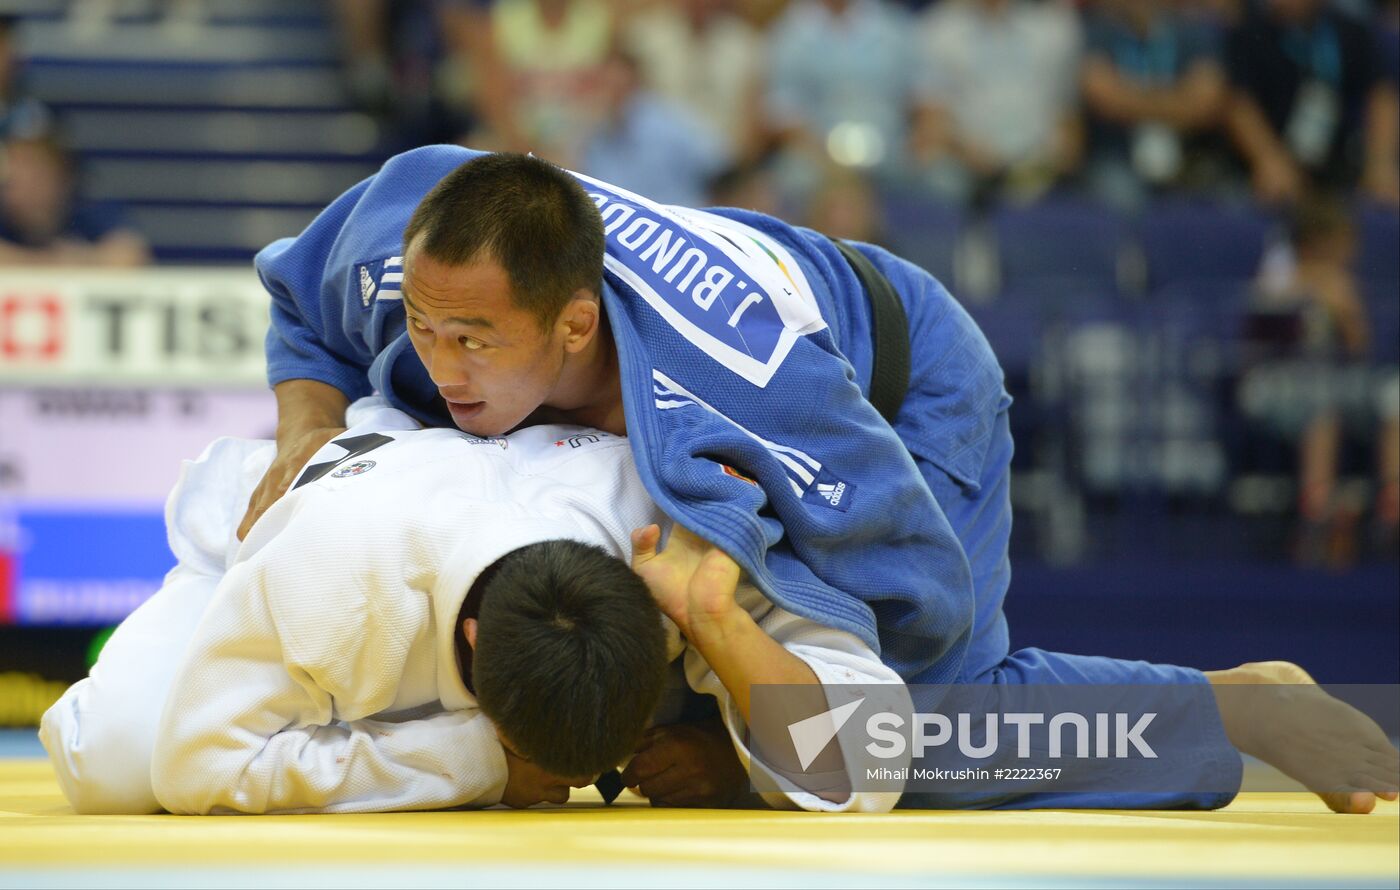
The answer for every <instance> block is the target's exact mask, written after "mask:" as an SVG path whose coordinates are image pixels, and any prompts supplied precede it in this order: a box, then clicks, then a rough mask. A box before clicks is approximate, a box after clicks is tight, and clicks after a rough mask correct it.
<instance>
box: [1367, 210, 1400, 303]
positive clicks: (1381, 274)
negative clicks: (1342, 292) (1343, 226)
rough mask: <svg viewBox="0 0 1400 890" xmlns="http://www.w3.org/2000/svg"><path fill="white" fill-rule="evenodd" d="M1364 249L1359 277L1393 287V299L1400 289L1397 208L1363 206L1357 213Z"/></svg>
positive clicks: (1399, 238) (1399, 241) (1399, 237)
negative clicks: (1386, 283)
mask: <svg viewBox="0 0 1400 890" xmlns="http://www.w3.org/2000/svg"><path fill="white" fill-rule="evenodd" d="M1356 223H1357V234H1358V236H1359V240H1360V244H1359V245H1358V246H1359V247H1360V250H1359V252H1358V255H1357V258H1356V274H1357V275H1359V276H1360V277H1361V278H1362V279H1365V280H1367V281H1377V282H1380V281H1385V282H1389V283H1390V285H1391V288H1392V289H1391V295H1392V299H1395V298H1396V294H1397V290H1400V251H1397V250H1396V245H1397V244H1400V213H1397V212H1396V211H1395V208H1393V207H1381V206H1378V205H1376V204H1362V205H1361V206H1360V207H1358V208H1357V211H1356Z"/></svg>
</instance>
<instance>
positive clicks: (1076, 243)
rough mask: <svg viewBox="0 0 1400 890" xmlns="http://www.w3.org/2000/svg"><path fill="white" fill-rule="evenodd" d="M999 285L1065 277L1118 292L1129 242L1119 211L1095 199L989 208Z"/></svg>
mask: <svg viewBox="0 0 1400 890" xmlns="http://www.w3.org/2000/svg"><path fill="white" fill-rule="evenodd" d="M991 222H992V232H993V236H994V238H995V240H996V250H997V257H998V262H999V266H1000V272H1001V284H1002V289H1003V290H1005V291H1016V290H1020V289H1022V288H1024V287H1025V285H1026V283H1027V282H1028V281H1033V280H1040V281H1042V282H1043V281H1046V280H1053V279H1067V280H1073V281H1077V282H1087V283H1092V284H1093V286H1094V288H1095V289H1096V290H1097V291H1100V292H1102V293H1107V294H1117V293H1118V292H1119V263H1120V259H1121V257H1122V256H1123V251H1124V248H1125V247H1126V246H1127V243H1128V227H1127V225H1126V223H1125V222H1124V221H1123V219H1122V217H1120V216H1119V215H1118V214H1116V213H1114V212H1113V211H1111V210H1108V209H1106V208H1104V207H1100V206H1098V205H1095V204H1091V203H1087V202H1083V201H1075V200H1066V199H1050V200H1046V201H1043V202H1041V203H1039V204H1033V205H1030V206H1025V207H1017V206H1005V207H1001V208H998V209H997V210H996V211H995V212H994V213H993V214H992V220H991Z"/></svg>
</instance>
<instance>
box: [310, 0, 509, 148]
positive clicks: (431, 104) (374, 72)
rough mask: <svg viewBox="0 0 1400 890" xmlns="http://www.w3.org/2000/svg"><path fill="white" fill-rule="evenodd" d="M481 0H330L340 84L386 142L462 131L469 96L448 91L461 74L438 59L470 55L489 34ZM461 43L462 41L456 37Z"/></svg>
mask: <svg viewBox="0 0 1400 890" xmlns="http://www.w3.org/2000/svg"><path fill="white" fill-rule="evenodd" d="M483 6H484V0H394V2H390V0H334V2H333V3H332V4H331V9H332V12H333V14H334V18H335V22H336V29H337V31H338V32H339V37H340V44H341V54H342V57H343V63H342V64H343V68H342V70H343V76H344V82H345V89H346V92H347V94H348V96H349V99H350V101H351V102H352V103H353V104H354V105H355V106H356V107H357V108H359V109H360V110H361V111H363V112H365V113H367V114H370V115H372V116H374V117H375V118H376V119H377V120H378V121H379V122H380V123H381V124H382V125H384V127H385V128H386V129H385V135H386V136H387V141H388V147H389V148H390V149H391V150H402V149H406V148H412V147H414V146H417V145H420V144H423V143H424V142H444V141H452V140H454V139H458V138H461V135H462V134H463V133H465V132H467V131H468V130H469V129H470V127H471V125H472V121H473V120H474V111H475V109H474V105H473V103H472V99H473V98H474V96H473V95H472V94H471V93H470V92H469V91H467V90H465V89H464V90H460V91H455V92H454V91H453V90H452V89H450V87H452V86H453V85H460V84H461V83H462V78H458V77H444V76H441V69H442V66H443V65H447V64H456V63H458V62H460V63H461V64H463V65H465V63H466V61H467V60H468V59H472V60H475V56H476V54H477V53H476V50H477V46H478V44H480V43H482V42H483V39H484V40H485V41H486V42H489V35H490V29H489V28H487V27H485V25H484V23H485V21H486V18H487V14H486V11H485V10H484V8H483ZM463 43H465V44H466V46H465V47H464V46H463V45H462V44H463Z"/></svg>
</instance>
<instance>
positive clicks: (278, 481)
mask: <svg viewBox="0 0 1400 890" xmlns="http://www.w3.org/2000/svg"><path fill="white" fill-rule="evenodd" d="M343 432H345V427H343V426H341V427H334V426H328V427H317V428H315V429H309V430H305V431H303V432H300V433H296V434H293V435H290V436H287V437H286V439H285V440H283V439H282V438H281V437H279V438H278V440H277V457H275V458H274V459H273V461H272V466H270V467H268V468H267V472H266V473H264V474H263V477H262V481H261V482H259V483H258V487H257V488H255V489H253V496H252V497H251V498H249V500H248V512H247V513H244V514H243V521H242V522H240V523H239V524H238V540H240V541H241V540H243V539H244V538H245V537H247V535H248V531H249V529H251V528H252V527H253V524H254V523H256V522H257V521H258V517H260V516H262V515H263V514H264V513H266V512H267V508H268V507H271V506H272V505H273V504H274V503H276V502H277V499H278V498H280V497H281V496H282V495H284V494H286V493H287V489H288V488H291V487H292V483H293V482H295V481H296V477H297V473H299V472H300V471H301V468H302V467H304V466H306V462H307V461H309V460H310V459H311V455H313V454H315V453H316V452H318V451H320V450H321V446H322V445H325V444H326V443H327V442H329V441H330V440H331V439H334V438H335V437H336V436H338V435H340V434H341V433H343Z"/></svg>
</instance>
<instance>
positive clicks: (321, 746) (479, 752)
mask: <svg viewBox="0 0 1400 890" xmlns="http://www.w3.org/2000/svg"><path fill="white" fill-rule="evenodd" d="M378 414H379V416H377V417H375V418H374V419H373V422H372V425H371V426H362V427H357V428H352V429H351V430H350V431H348V432H347V433H345V434H343V435H342V436H341V437H339V438H338V439H337V442H345V441H346V439H349V438H354V439H357V443H356V444H357V447H355V448H352V449H350V450H351V451H354V452H356V453H354V454H349V453H347V450H346V448H344V447H342V446H341V445H339V444H336V443H334V442H333V443H330V444H328V445H327V446H326V447H325V448H324V449H322V451H321V452H320V453H318V454H317V456H316V457H315V458H313V459H312V461H311V463H310V465H309V469H308V470H307V471H305V472H304V473H303V479H305V478H306V477H308V476H310V475H313V471H314V470H315V468H316V467H317V465H322V464H325V465H328V466H325V467H323V468H322V474H321V475H320V476H319V478H316V479H314V480H311V481H304V482H300V481H299V486H298V487H296V488H295V489H294V490H292V491H291V492H289V493H288V494H287V495H285V496H284V497H283V498H282V499H281V500H280V501H278V502H277V503H276V504H275V505H274V506H273V507H272V508H271V509H269V510H268V512H267V513H266V514H265V515H264V516H263V517H262V518H261V519H260V520H259V522H258V524H257V525H256V526H255V527H254V528H253V530H252V531H251V532H250V533H249V535H248V537H247V539H246V541H244V542H243V544H242V545H241V546H240V547H237V549H236V551H235V552H234V554H233V557H232V562H231V564H230V565H229V566H228V570H227V574H226V575H225V577H224V580H223V581H222V582H221V584H220V587H219V590H218V592H217V593H216V594H215V596H214V599H213V601H212V602H211V604H210V606H209V608H208V611H207V612H206V613H205V615H204V617H203V619H202V620H201V622H200V624H199V627H198V629H197V631H196V632H195V637H194V640H193V642H192V644H191V646H190V649H189V651H188V653H187V655H186V659H185V661H184V663H183V665H182V667H181V668H180V669H179V671H178V672H177V675H176V679H175V682H174V685H173V688H172V689H171V691H170V695H169V698H168V700H167V702H166V706H165V709H164V711H163V716H162V719H161V723H160V730H159V732H158V734H157V741H156V746H155V752H154V757H153V762H152V773H151V775H152V783H153V787H154V791H155V795H156V797H157V799H158V800H159V801H160V803H161V805H162V806H164V807H165V808H166V809H168V810H170V811H171V812H175V813H228V812H240V813H278V812H283V813H286V812H373V811H384V810H410V809H436V808H442V807H454V806H476V807H480V806H490V805H492V804H495V803H498V802H499V800H500V797H501V794H502V793H503V791H504V788H505V782H506V778H507V772H506V761H505V756H504V753H503V751H502V749H501V745H500V742H499V740H498V739H497V736H496V731H495V728H494V726H493V725H492V724H491V722H490V721H489V720H488V719H487V718H486V716H485V715H484V714H482V713H481V711H480V710H479V709H478V707H477V704H476V700H475V698H474V697H473V696H472V694H471V693H470V692H468V691H467V689H466V687H465V685H464V684H463V682H462V678H461V675H460V673H459V672H458V669H457V662H456V653H455V649H454V644H453V634H454V630H455V625H456V622H457V616H458V613H459V611H460V609H461V605H462V601H463V599H464V597H465V596H466V593H467V591H468V589H469V588H470V587H471V585H472V582H473V581H474V580H475V578H476V576H477V574H478V573H479V572H480V571H481V570H482V569H484V568H485V567H487V566H488V565H490V564H491V563H493V562H495V561H496V560H497V559H498V558H500V557H501V556H503V555H504V554H506V553H508V552H510V551H511V550H514V549H516V548H518V547H521V546H524V545H525V544H528V543H532V542H535V541H541V540H547V539H552V538H570V539H573V540H579V541H583V542H586V543H591V544H596V545H597V546H600V547H602V548H603V549H605V550H607V551H608V552H609V553H611V554H612V555H614V556H616V557H618V558H620V559H624V560H628V559H630V555H631V548H630V531H631V530H632V529H634V528H637V527H639V526H643V525H646V524H648V523H650V522H663V523H664V521H665V519H664V517H663V516H662V515H661V514H660V513H659V511H658V510H657V509H656V507H655V505H654V504H653V503H652V502H651V500H650V498H649V497H647V495H646V492H645V491H644V489H643V487H642V484H641V481H640V479H638V478H637V475H636V472H635V469H634V468H633V464H632V459H631V455H630V451H629V447H628V444H627V441H626V439H623V438H619V437H616V436H610V435H608V434H606V433H602V432H597V431H592V430H583V429H580V428H577V427H556V426H545V427H533V428H529V429H526V430H522V431H520V432H517V433H514V434H512V435H511V436H510V437H508V438H498V439H485V440H483V439H477V438H475V437H472V436H469V435H467V434H465V433H461V432H458V431H455V430H445V429H433V430H411V431H394V430H391V429H386V427H385V423H384V416H383V415H384V414H385V412H378ZM404 421H405V422H404V423H403V424H402V425H403V426H411V425H412V423H411V421H407V418H404ZM363 436H369V437H378V438H368V439H365V438H360V437H363ZM381 440H382V441H381ZM370 445H373V446H375V447H372V448H369V449H368V450H365V449H366V446H370ZM186 512H189V511H186ZM179 513H180V506H179V505H178V504H172V508H171V516H170V518H171V520H172V528H173V527H176V525H177V524H178V520H180V519H181V517H180V516H179V515H178V514H179ZM193 521H194V522H196V523H197V520H193ZM186 524H188V523H186ZM172 543H173V544H175V543H176V542H174V541H172ZM176 551H177V555H181V556H182V559H183V558H184V555H183V554H181V553H180V547H179V546H178V544H177V546H176ZM740 598H741V602H742V603H743V604H744V605H745V606H746V607H748V608H749V610H750V612H751V614H753V615H754V617H755V618H756V619H757V620H758V622H759V624H760V625H761V626H762V627H763V628H764V629H765V630H766V631H767V632H768V633H769V634H770V635H771V636H772V637H773V638H774V639H776V640H778V641H779V642H780V643H782V644H783V645H785V646H786V647H787V648H788V649H789V650H790V651H792V652H794V653H795V654H797V655H798V656H799V657H801V658H803V659H804V660H805V661H806V662H807V663H808V664H810V665H811V666H812V668H813V670H814V671H815V672H816V673H817V676H818V677H819V678H821V679H822V680H823V682H830V683H842V682H845V683H854V682H879V683H898V682H899V679H898V677H897V676H896V675H895V674H894V672H893V671H890V670H889V669H888V668H886V667H885V666H884V665H882V664H881V663H880V661H879V659H878V658H877V657H876V656H875V655H874V654H873V653H872V652H871V651H870V650H869V649H868V648H867V647H866V646H865V645H864V644H863V643H861V642H860V641H859V640H858V639H857V638H856V637H854V636H853V635H851V634H848V633H844V632H840V631H835V630H831V629H828V628H823V627H819V626H816V625H813V624H812V623H811V622H808V621H806V620H804V619H800V618H798V617H796V616H794V615H791V614H790V613H787V612H784V611H782V610H780V609H777V608H775V607H774V606H773V605H772V604H771V603H769V602H768V601H767V600H766V599H765V598H763V597H762V595H761V594H759V593H758V592H757V590H755V589H753V588H752V587H751V586H749V585H745V586H744V588H743V589H741V592H740ZM667 623H668V624H669V622H667ZM669 629H670V631H671V632H672V635H673V641H674V646H673V648H672V654H673V655H676V654H679V651H680V648H681V645H680V641H679V639H678V637H676V636H675V635H674V626H671V627H670V628H669ZM685 674H686V679H687V681H688V682H689V685H690V686H691V687H692V688H694V689H695V690H696V691H697V692H702V693H708V694H712V695H715V696H716V697H717V699H718V700H719V704H720V711H721V714H722V715H723V717H724V720H725V723H726V724H727V726H728V727H729V729H730V733H731V737H732V738H733V740H734V743H735V745H736V749H737V750H738V752H739V755H740V757H741V759H743V761H744V763H745V765H746V766H748V765H749V760H748V755H747V750H746V748H745V746H744V744H743V732H744V726H743V721H742V718H741V717H740V715H739V714H738V710H737V708H736V707H735V706H734V704H733V703H732V701H730V699H729V696H728V694H727V692H726V691H725V690H724V687H723V685H722V684H721V683H720V682H719V680H718V678H717V677H716V676H715V675H714V673H713V672H712V671H710V670H709V668H708V666H707V665H706V664H705V662H704V661H703V659H701V658H700V657H699V655H698V653H696V652H694V651H693V650H692V651H691V652H689V653H688V654H687V655H686V657H685ZM765 797H768V798H770V803H772V804H774V805H779V806H787V807H792V806H794V805H796V806H801V807H804V808H808V809H825V810H850V809H854V810H864V811H871V810H887V809H889V808H891V807H892V806H893V804H894V801H895V799H896V798H897V795H890V794H860V793H857V794H853V795H851V797H850V798H849V799H848V800H846V801H844V802H842V803H837V804H833V803H831V802H828V801H824V800H821V799H820V798H818V797H816V796H815V795H811V794H807V793H805V792H795V793H793V794H790V795H783V794H772V795H765Z"/></svg>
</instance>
